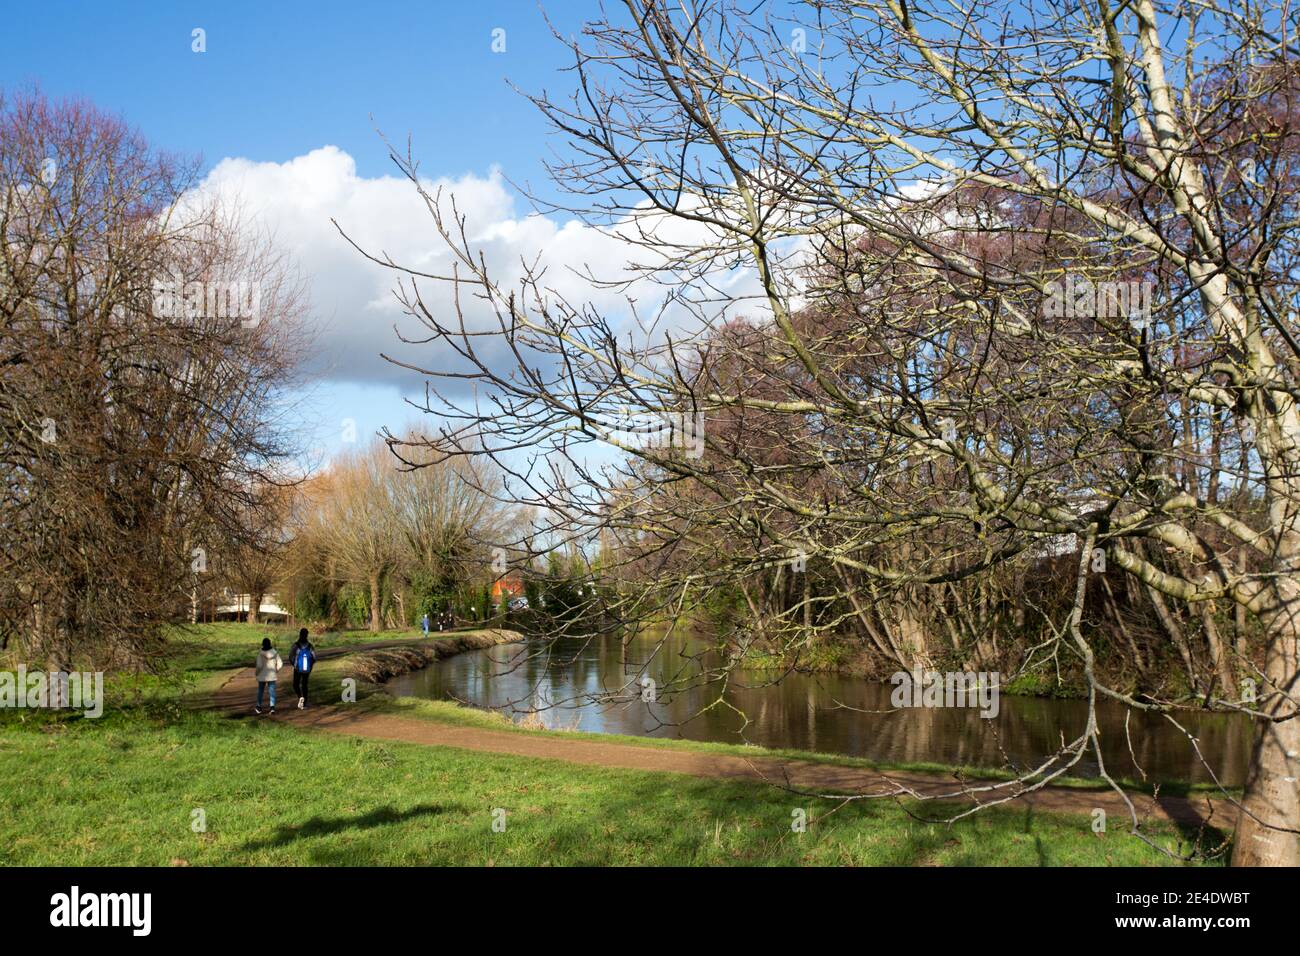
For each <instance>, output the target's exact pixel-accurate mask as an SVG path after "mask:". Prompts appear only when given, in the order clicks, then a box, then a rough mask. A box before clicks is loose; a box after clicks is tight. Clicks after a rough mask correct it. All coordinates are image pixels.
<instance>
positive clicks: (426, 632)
mask: <svg viewBox="0 0 1300 956" xmlns="http://www.w3.org/2000/svg"><path fill="white" fill-rule="evenodd" d="M424 636H425V637H428V636H429V614H428V612H427V611H426V612H425V615H424Z"/></svg>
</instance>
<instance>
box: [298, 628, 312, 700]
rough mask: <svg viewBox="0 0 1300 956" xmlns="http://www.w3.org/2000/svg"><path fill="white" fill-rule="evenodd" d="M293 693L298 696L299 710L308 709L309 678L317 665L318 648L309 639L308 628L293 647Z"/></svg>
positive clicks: (303, 630) (299, 634)
mask: <svg viewBox="0 0 1300 956" xmlns="http://www.w3.org/2000/svg"><path fill="white" fill-rule="evenodd" d="M292 653H293V692H294V693H295V694H297V695H298V709H299V710H306V709H307V678H309V677H310V676H311V669H312V666H313V665H314V664H315V663H316V648H315V647H313V646H312V643H311V641H310V640H309V639H308V637H307V628H305V627H304V628H303V629H302V630H300V631H299V632H298V640H297V642H295V643H294V645H293V651H292Z"/></svg>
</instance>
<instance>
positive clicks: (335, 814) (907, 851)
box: [0, 713, 1174, 866]
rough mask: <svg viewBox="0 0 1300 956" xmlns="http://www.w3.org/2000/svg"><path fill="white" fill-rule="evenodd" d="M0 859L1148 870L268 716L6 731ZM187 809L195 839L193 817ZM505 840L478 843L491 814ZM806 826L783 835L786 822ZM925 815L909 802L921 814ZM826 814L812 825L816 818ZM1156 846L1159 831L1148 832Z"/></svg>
mask: <svg viewBox="0 0 1300 956" xmlns="http://www.w3.org/2000/svg"><path fill="white" fill-rule="evenodd" d="M0 780H3V784H0V788H2V789H3V796H2V797H0V803H3V805H4V807H5V808H6V812H5V813H4V814H3V815H0V862H3V863H6V864H31V865H48V864H70V865H80V864H108V865H117V864H133V865H168V864H179V863H181V862H184V863H190V864H240V865H246V864H255V865H280V864H295V863H297V864H389V865H391V864H588V865H597V864H602V865H603V864H634V863H642V864H686V865H688V864H733V863H734V864H801V863H802V864H835V865H916V864H923V865H964V864H971V865H1000V866H1006V865H1030V866H1036V865H1043V864H1048V865H1108V866H1127V865H1150V864H1159V863H1163V862H1167V860H1166V859H1165V858H1164V857H1162V856H1161V855H1160V854H1157V853H1155V852H1154V851H1152V850H1150V849H1149V848H1147V847H1145V846H1144V845H1143V844H1142V843H1141V842H1140V841H1138V840H1136V839H1134V838H1132V837H1130V836H1128V835H1126V834H1125V833H1123V832H1122V831H1119V830H1116V831H1115V832H1111V833H1108V834H1105V835H1103V836H1097V835H1094V834H1093V833H1092V831H1091V829H1090V827H1089V823H1090V820H1089V818H1088V817H1086V816H1078V817H1075V816H1058V815H1052V814H1042V813H1035V812H1032V811H1029V810H1027V809H1025V808H1023V807H1022V808H1018V809H1008V810H992V811H988V812H984V813H981V814H978V815H976V816H975V817H974V818H973V819H970V820H968V821H965V822H962V823H960V824H957V825H954V826H951V827H950V826H946V825H942V824H926V823H923V822H918V821H916V820H914V819H912V818H911V817H909V816H908V815H907V814H906V813H905V812H904V811H903V810H902V809H901V808H900V807H898V806H896V805H895V804H893V803H892V802H858V803H853V804H849V805H846V806H843V807H841V808H839V809H837V810H835V812H834V813H829V814H827V811H829V810H831V809H832V808H833V807H834V806H835V805H834V804H827V803H824V802H818V801H816V800H813V799H810V798H804V797H797V796H795V795H792V794H789V793H787V792H785V791H782V790H779V789H777V788H774V787H771V786H767V785H763V784H756V783H739V782H722V781H710V780H701V779H696V778H693V777H686V776H680V775H675V774H664V773H648V772H641V771H631V770H616V769H600V768H592V767H589V766H577V765H571V764H565V763H562V762H558V761H551V760H540V759H533V758H524V757H514V756H506V755H496V754H489V753H481V752H467V751H461V750H454V749H449V748H442V747H422V746H419V745H414V744H399V743H385V742H376V741H367V740H360V739H356V738H349V737H344V736H339V735H333V734H326V733H321V732H313V731H303V730H299V729H296V728H292V727H288V726H286V725H283V724H277V723H275V722H274V721H272V720H269V719H266V720H232V719H229V718H225V717H221V716H218V715H214V714H206V713H185V714H182V715H180V716H178V717H175V718H173V719H169V720H167V721H159V720H154V719H149V718H147V717H144V716H143V715H141V714H121V713H117V714H112V715H109V716H106V717H105V718H104V719H102V720H99V721H90V720H62V721H58V722H44V723H43V725H42V727H41V728H38V727H37V726H35V725H34V723H33V722H28V723H27V724H26V725H20V724H19V723H18V722H17V721H15V720H12V719H8V720H5V721H4V723H3V725H0ZM198 809H201V810H202V811H203V814H204V817H205V819H206V826H207V831H206V832H204V833H196V832H194V831H193V830H192V828H191V824H192V822H193V820H194V819H195V816H194V811H195V810H198ZM496 809H503V810H505V811H506V816H505V820H506V830H505V832H504V833H496V832H493V830H492V821H493V811H494V810H496ZM801 809H802V810H805V811H807V813H808V817H809V819H810V821H811V823H810V826H809V827H808V831H807V832H806V833H803V834H799V833H795V832H793V831H792V829H791V822H792V820H793V819H794V816H793V813H794V811H796V810H801ZM935 810H936V807H935V806H934V805H925V806H921V807H917V808H915V811H916V812H918V813H925V814H932V813H934V812H935ZM823 814H827V815H825V816H824V818H822V819H820V820H819V819H818V818H819V817H820V816H821V815H823ZM1153 832H1156V833H1158V834H1159V835H1160V837H1161V839H1163V840H1165V841H1167V842H1170V843H1171V844H1172V843H1173V842H1174V836H1173V831H1172V830H1170V829H1160V830H1156V831H1153Z"/></svg>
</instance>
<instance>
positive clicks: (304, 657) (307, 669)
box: [293, 644, 316, 674]
mask: <svg viewBox="0 0 1300 956" xmlns="http://www.w3.org/2000/svg"><path fill="white" fill-rule="evenodd" d="M315 663H316V655H315V654H314V653H312V649H311V648H310V647H308V646H307V645H305V644H304V645H302V646H300V647H299V648H298V653H297V654H295V655H294V657H293V669H294V670H297V671H302V672H303V673H304V674H309V673H311V665H313V664H315Z"/></svg>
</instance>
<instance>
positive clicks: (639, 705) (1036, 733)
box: [388, 634, 1250, 786]
mask: <svg viewBox="0 0 1300 956" xmlns="http://www.w3.org/2000/svg"><path fill="white" fill-rule="evenodd" d="M720 661H721V658H720V657H719V656H718V655H717V653H716V652H714V651H713V650H712V649H710V648H708V647H707V645H705V644H704V643H703V642H701V641H698V640H694V639H691V638H689V637H685V636H674V637H669V638H665V637H663V636H662V635H661V634H657V635H653V636H642V637H639V638H634V639H632V640H631V641H629V642H627V644H626V645H624V644H623V643H622V642H620V641H619V640H618V639H617V638H613V637H606V638H591V639H579V638H566V639H562V640H559V641H556V642H553V643H546V642H540V641H531V642H528V643H526V644H517V645H502V646H499V647H494V648H489V649H487V650H483V651H471V652H468V653H465V654H459V655H456V656H454V657H450V658H447V659H445V660H442V661H439V662H438V663H436V664H433V665H430V666H429V667H426V668H424V669H423V670H419V671H415V672H413V673H410V674H406V675H403V676H401V677H396V678H394V679H393V680H391V681H389V683H388V691H389V693H392V694H397V695H402V696H416V697H426V698H431V699H435V700H457V701H461V702H463V703H466V704H471V705H473V706H477V707H486V708H494V709H499V710H502V711H503V712H504V713H506V714H508V715H510V716H512V717H516V718H518V717H519V716H521V715H524V714H529V713H534V712H535V716H536V718H537V719H540V721H541V722H542V723H543V724H544V725H545V726H547V727H552V728H571V729H577V730H584V731H591V732H595V733H616V734H632V735H637V736H647V737H675V738H685V739H689V740H705V741H721V742H724V743H751V744H758V745H761V746H764V747H777V748H781V747H784V748H792V749H797V750H811V751H818V752H823V753H836V754H849V755H852V756H856V757H867V758H870V759H872V760H879V761H889V762H933V763H941V764H948V765H954V766H970V767H989V768H1013V767H1016V768H1025V767H1029V766H1035V765H1037V764H1038V763H1039V762H1040V761H1042V760H1044V759H1046V758H1047V757H1048V756H1050V755H1051V754H1052V753H1054V752H1056V751H1057V750H1058V749H1059V747H1060V745H1061V740H1062V737H1064V739H1065V740H1067V741H1069V740H1073V739H1074V738H1075V737H1076V736H1078V734H1079V733H1081V732H1082V730H1083V727H1084V724H1085V721H1086V718H1087V704H1086V702H1084V701H1082V700H1055V699H1048V698H1036V697H1013V696H1010V695H1007V694H1003V695H1001V696H1000V699H999V701H998V704H999V707H998V713H997V716H996V717H993V718H991V719H985V718H983V717H981V716H980V712H979V709H978V708H977V707H909V708H905V709H901V710H899V709H894V710H893V712H891V713H881V712H882V711H890V710H891V705H890V694H891V692H892V691H893V689H894V688H893V686H892V685H890V684H888V683H878V682H875V681H868V680H863V679H861V678H856V677H846V676H841V675H836V674H785V675H781V674H779V673H777V672H773V671H768V670H757V669H754V670H743V671H733V672H732V673H731V674H730V675H729V677H728V678H727V679H726V680H725V681H719V680H709V679H707V677H706V675H707V674H709V673H714V672H715V671H714V669H715V668H717V667H718V665H719V664H720ZM643 678H649V679H650V680H652V681H653V682H654V687H653V691H654V692H653V695H651V694H649V693H648V691H649V688H648V687H643ZM777 678H779V680H778V679H777ZM644 696H653V698H654V699H653V702H651V701H648V700H643V699H642V698H643V697H644ZM1129 714H1130V712H1129V710H1128V709H1127V708H1125V707H1124V706H1122V705H1120V704H1117V703H1113V702H1110V701H1100V702H1099V703H1098V721H1099V725H1100V728H1101V740H1102V756H1103V758H1104V760H1105V762H1106V766H1107V769H1108V770H1109V771H1110V772H1111V773H1112V774H1113V775H1116V776H1126V777H1131V778H1134V779H1138V778H1140V777H1141V774H1140V773H1139V770H1138V767H1137V766H1135V764H1134V759H1133V758H1134V757H1136V759H1137V764H1138V765H1140V767H1141V769H1142V770H1143V771H1145V773H1146V775H1147V778H1148V779H1149V780H1150V781H1153V782H1159V781H1169V782H1173V781H1190V782H1208V781H1210V780H1211V779H1212V778H1211V775H1210V770H1213V772H1214V774H1215V775H1216V776H1217V777H1218V779H1219V781H1220V782H1221V783H1223V784H1224V785H1225V786H1236V785H1240V784H1241V782H1242V780H1243V778H1244V773H1245V767H1246V760H1247V757H1248V753H1249V744H1250V733H1249V723H1248V721H1246V720H1244V719H1243V718H1241V717H1240V716H1238V715H1228V714H1210V713H1201V712H1186V713H1179V714H1176V715H1175V717H1176V719H1177V720H1178V722H1179V723H1180V724H1181V725H1182V726H1183V727H1184V728H1186V730H1187V731H1189V732H1190V733H1191V734H1193V735H1194V736H1195V737H1196V738H1197V740H1198V744H1199V746H1200V750H1201V753H1202V754H1203V755H1204V757H1205V762H1206V763H1207V764H1208V769H1207V767H1206V765H1205V764H1203V763H1202V762H1201V761H1200V759H1198V757H1197V756H1196V752H1195V750H1194V749H1193V747H1192V746H1191V744H1190V742H1189V741H1188V739H1187V736H1186V735H1185V734H1184V733H1183V732H1182V731H1181V730H1179V729H1178V728H1177V727H1175V726H1174V725H1173V724H1172V723H1170V722H1169V721H1168V720H1167V719H1166V718H1165V717H1163V716H1160V715H1152V714H1145V713H1139V712H1132V713H1131V715H1130V716H1129V717H1128V727H1127V733H1126V728H1125V718H1126V715H1129ZM1130 748H1131V751H1132V753H1131V754H1130ZM1097 769H1098V768H1097V762H1096V759H1095V756H1093V755H1092V754H1091V753H1089V755H1088V756H1087V757H1086V758H1085V759H1084V760H1082V761H1080V762H1079V763H1078V764H1076V765H1075V767H1074V769H1073V770H1072V771H1071V772H1072V773H1074V774H1076V775H1083V776H1093V775H1096V773H1097Z"/></svg>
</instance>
